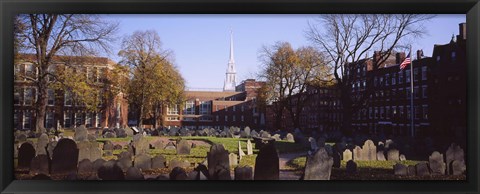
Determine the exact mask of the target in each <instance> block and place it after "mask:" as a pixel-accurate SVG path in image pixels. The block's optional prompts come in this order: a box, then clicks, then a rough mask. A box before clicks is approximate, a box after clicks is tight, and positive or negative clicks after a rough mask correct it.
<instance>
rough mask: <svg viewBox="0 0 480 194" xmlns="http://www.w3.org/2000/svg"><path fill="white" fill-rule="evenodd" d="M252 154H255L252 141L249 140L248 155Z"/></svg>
mask: <svg viewBox="0 0 480 194" xmlns="http://www.w3.org/2000/svg"><path fill="white" fill-rule="evenodd" d="M252 154H253V146H252V142H250V140H247V155H252Z"/></svg>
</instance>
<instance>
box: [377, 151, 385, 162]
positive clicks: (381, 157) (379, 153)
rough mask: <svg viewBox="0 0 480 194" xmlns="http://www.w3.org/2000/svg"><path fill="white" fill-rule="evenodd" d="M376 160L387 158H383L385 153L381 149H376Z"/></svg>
mask: <svg viewBox="0 0 480 194" xmlns="http://www.w3.org/2000/svg"><path fill="white" fill-rule="evenodd" d="M377 160H378V161H386V160H387V159H386V158H385V154H384V153H383V150H380V151H377Z"/></svg>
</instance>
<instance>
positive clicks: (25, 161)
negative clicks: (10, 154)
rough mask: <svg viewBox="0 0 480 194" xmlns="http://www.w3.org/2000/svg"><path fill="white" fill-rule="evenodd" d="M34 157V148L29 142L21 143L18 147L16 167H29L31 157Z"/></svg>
mask: <svg viewBox="0 0 480 194" xmlns="http://www.w3.org/2000/svg"><path fill="white" fill-rule="evenodd" d="M34 157H35V148H34V147H33V146H32V144H30V143H27V142H25V143H22V145H21V146H20V148H19V149H18V168H20V169H23V168H30V164H31V162H32V159H33V158H34Z"/></svg>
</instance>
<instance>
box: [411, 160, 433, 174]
mask: <svg viewBox="0 0 480 194" xmlns="http://www.w3.org/2000/svg"><path fill="white" fill-rule="evenodd" d="M415 169H416V172H417V176H427V175H430V171H429V170H428V165H427V163H425V162H420V163H417V164H416V165H415Z"/></svg>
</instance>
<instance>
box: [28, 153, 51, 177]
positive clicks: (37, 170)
mask: <svg viewBox="0 0 480 194" xmlns="http://www.w3.org/2000/svg"><path fill="white" fill-rule="evenodd" d="M48 163H49V158H48V156H47V155H45V154H41V155H37V156H35V157H34V158H33V159H32V162H31V163H30V173H32V174H48V173H49V169H48Z"/></svg>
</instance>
